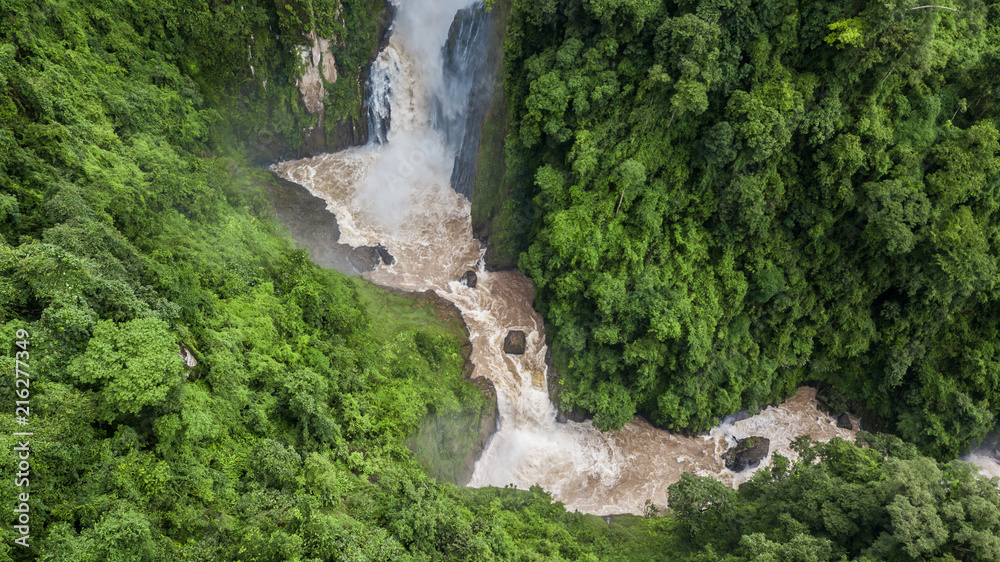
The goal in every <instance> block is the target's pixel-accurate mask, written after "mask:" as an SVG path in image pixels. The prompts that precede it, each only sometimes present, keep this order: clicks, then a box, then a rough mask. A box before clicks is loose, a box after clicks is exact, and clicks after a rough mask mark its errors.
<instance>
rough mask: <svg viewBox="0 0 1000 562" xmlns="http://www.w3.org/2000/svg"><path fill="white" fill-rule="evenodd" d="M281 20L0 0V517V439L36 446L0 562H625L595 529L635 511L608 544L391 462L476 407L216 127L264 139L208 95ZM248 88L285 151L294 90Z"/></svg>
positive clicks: (444, 360)
mask: <svg viewBox="0 0 1000 562" xmlns="http://www.w3.org/2000/svg"><path fill="white" fill-rule="evenodd" d="M370 5H371V4H370V3H355V4H352V3H347V2H345V3H344V13H350V10H351V9H354V8H357V9H360V8H359V7H362V8H365V9H368V8H366V7H370ZM352 6H353V8H352ZM281 17H282V16H281V13H280V5H272V4H269V3H266V2H247V3H246V4H244V5H236V4H210V3H200V2H192V3H181V4H170V3H161V2H129V3H118V2H76V1H68V2H59V3H50V2H32V1H23V2H7V1H4V2H0V209H2V212H0V235H2V238H0V325H2V327H3V334H4V335H3V338H4V341H5V344H4V347H3V350H2V355H0V363H2V365H3V368H4V370H5V372H6V373H7V374H8V376H4V377H3V380H2V383H0V390H2V392H3V393H4V396H7V397H8V398H9V400H5V406H4V407H3V408H2V412H0V427H2V428H3V434H2V437H0V447H2V448H3V450H4V451H6V452H5V453H4V454H3V455H2V472H3V474H4V475H5V476H4V477H3V478H2V480H0V482H2V483H0V489H2V491H3V493H2V497H3V502H4V505H5V506H6V507H5V509H12V508H13V507H14V506H15V505H16V504H15V503H14V502H15V498H16V497H17V494H18V493H20V492H24V491H25V489H24V488H23V487H16V486H15V485H14V479H13V478H12V475H13V474H14V473H15V472H17V469H16V466H17V465H16V463H17V457H16V456H15V455H14V454H13V447H14V446H15V445H16V443H17V442H19V441H20V440H22V439H25V438H24V437H15V436H12V435H11V434H12V432H14V431H19V430H21V431H23V430H25V429H30V430H31V431H33V432H34V435H33V436H31V437H30V438H29V441H30V446H31V456H30V466H31V468H30V475H31V478H30V486H29V491H30V494H31V495H30V506H31V507H30V509H31V511H30V517H31V520H30V521H31V524H30V529H31V535H30V540H29V544H30V545H31V546H30V548H28V549H25V548H23V547H21V546H19V545H15V544H14V542H13V540H14V538H15V536H20V535H17V534H16V533H15V531H14V529H13V528H12V525H11V524H4V525H2V526H0V559H3V560H50V561H57V560H62V561H67V562H70V561H72V562H81V561H88V560H89V561H98V560H100V561H104V560H115V561H124V560H128V561H154V560H155V561H159V560H205V561H214V560H244V561H250V560H275V561H278V560H403V559H408V558H413V559H418V560H439V559H443V558H462V559H473V560H490V559H517V558H523V559H537V558H541V557H545V556H548V557H551V558H557V557H560V556H562V557H566V558H580V557H585V556H584V555H588V553H589V556H590V558H589V559H592V560H593V559H595V558H594V556H597V555H600V554H601V553H602V552H614V553H621V552H623V551H622V547H621V546H620V545H619V544H618V543H620V542H621V541H620V540H617V539H616V538H615V537H616V536H617V534H623V533H625V534H627V533H630V532H632V531H631V529H632V527H634V526H638V527H639V528H645V526H646V525H647V523H646V522H645V520H643V519H641V518H636V519H635V521H634V522H633V523H631V524H616V526H615V527H613V528H609V526H608V525H607V524H606V523H605V522H604V521H602V520H600V519H598V518H596V517H590V518H585V517H583V516H581V515H579V514H568V513H566V511H565V510H564V509H562V507H561V506H559V505H558V504H553V503H552V500H551V498H550V497H549V496H548V495H547V494H545V493H543V492H542V491H541V490H537V489H536V490H533V491H518V490H513V489H494V490H483V491H477V490H465V489H462V488H458V487H456V486H454V485H452V484H449V483H446V482H437V481H436V480H434V479H432V478H429V477H428V476H426V475H425V472H424V470H423V468H422V467H421V466H420V465H419V464H418V463H417V461H416V460H414V458H413V456H412V455H411V453H410V451H409V450H408V449H407V448H406V447H405V446H404V445H403V442H404V439H406V438H407V437H410V436H412V435H413V434H414V433H415V432H416V431H417V430H418V428H419V427H420V424H421V422H422V420H425V419H427V416H428V415H431V414H433V415H434V416H436V418H437V419H438V420H440V419H449V418H452V417H454V418H456V419H459V420H464V419H466V418H467V417H468V415H469V412H470V411H471V412H473V413H474V414H475V413H478V412H479V411H480V409H481V408H483V401H484V398H483V396H482V394H481V393H480V391H479V390H478V389H477V388H476V387H474V386H472V385H470V384H468V383H466V382H462V381H461V378H462V376H463V372H462V363H463V358H462V356H461V353H460V352H461V348H460V341H459V339H458V337H456V334H455V330H454V329H453V327H449V326H448V325H446V324H444V323H440V322H438V323H437V324H435V322H437V320H435V318H434V317H433V314H430V315H425V317H420V314H421V312H420V311H419V310H416V309H413V308H408V307H407V305H405V303H404V304H400V303H398V302H395V301H391V300H385V301H384V302H381V304H378V306H374V305H373V306H368V305H369V304H371V303H372V302H374V301H378V300H379V299H380V298H382V296H384V295H383V293H382V292H381V291H379V290H377V289H375V288H373V287H371V286H369V285H367V284H365V283H358V282H356V281H351V280H349V279H348V278H346V277H344V276H343V275H341V274H339V273H337V272H334V271H329V270H321V269H320V268H318V267H316V266H315V265H314V264H313V263H312V262H311V261H309V259H308V256H307V255H306V254H305V252H303V251H300V250H296V249H295V248H294V245H293V244H292V243H291V241H290V240H289V239H288V237H287V234H285V231H284V229H283V228H282V227H281V226H280V225H278V224H277V223H276V222H274V221H273V220H271V219H269V218H268V215H269V212H270V209H269V206H268V203H267V200H266V191H265V190H264V189H263V188H262V186H263V185H264V184H265V183H266V182H268V181H271V180H270V178H269V176H268V175H267V174H266V173H264V172H263V171H261V170H257V169H254V168H253V167H251V166H250V165H249V163H248V162H247V160H246V159H245V157H244V155H243V154H242V152H241V151H240V150H241V148H242V146H241V145H240V144H239V143H237V142H236V141H235V140H234V138H235V135H233V134H232V131H233V130H234V129H235V130H237V131H238V130H240V128H241V127H251V126H253V127H257V126H264V125H265V124H266V123H267V120H266V119H263V118H262V117H261V116H260V115H257V114H255V113H253V112H248V113H246V114H239V113H238V112H236V111H235V110H233V109H232V107H230V106H227V105H226V104H227V103H230V102H228V101H226V100H222V101H220V102H219V103H218V104H217V103H214V102H212V100H221V99H222V98H224V97H225V96H227V95H234V96H235V95H236V93H238V92H241V91H243V90H241V88H242V86H243V85H244V83H245V80H247V79H249V77H250V71H249V68H248V67H247V58H246V57H247V45H248V39H249V35H250V34H252V33H254V29H255V28H254V25H258V24H259V25H260V26H264V28H266V27H267V26H268V25H273V26H275V27H277V26H278V25H279V24H280V22H281ZM373 19H374V14H371V13H369V14H368V16H367V21H368V22H369V24H370V23H371V22H372V21H373ZM257 33H258V34H256V35H255V39H254V41H262V40H263V39H262V38H261V37H262V36H261V35H260V34H259V30H258V32H257ZM286 33H287V32H286ZM264 47H266V48H267V49H268V50H269V52H268V54H266V55H264V54H261V55H260V56H266V57H272V56H273V57H275V58H278V57H279V56H280V53H281V52H282V51H283V49H285V48H286V47H287V45H285V46H282V45H278V44H274V45H270V46H267V45H261V50H262V51H263V50H264ZM291 56H294V55H291ZM262 68H264V66H258V67H257V69H256V70H255V72H256V73H257V76H258V77H259V76H260V74H261V73H262V72H264V71H263V70H262ZM286 70H287V69H286ZM268 76H270V85H269V86H268V89H267V93H266V94H265V93H264V90H263V89H253V90H252V91H250V94H253V95H257V96H260V97H257V98H253V97H250V98H245V99H243V98H241V101H242V102H246V104H247V107H264V106H270V105H269V104H274V105H273V108H274V111H275V113H273V114H272V115H271V125H270V127H271V129H269V130H270V131H271V132H272V133H273V134H275V135H281V134H283V129H282V124H281V119H277V118H276V117H275V115H276V114H277V113H278V112H280V111H284V110H282V109H281V107H282V106H281V104H280V103H276V98H273V97H271V96H277V97H278V98H281V99H284V100H285V103H287V104H288V105H286V106H285V108H286V109H287V110H288V111H292V110H291V109H288V108H291V107H293V102H294V103H298V102H297V98H296V97H295V96H296V95H297V92H296V91H295V90H294V76H293V75H292V74H291V73H289V74H288V75H285V76H283V77H282V76H281V75H278V74H269V75H268ZM254 92H255V94H254ZM248 95H249V94H248ZM295 107H297V106H295ZM300 109H301V108H298V109H295V111H299V110H300ZM226 119H242V120H240V121H234V122H229V121H227V120H226ZM293 140H294V139H290V140H289V141H288V142H292V141H293ZM380 295H382V296H380ZM403 300H405V299H403ZM18 329H23V330H26V331H27V332H28V334H29V337H28V338H27V341H28V344H27V348H28V351H29V354H30V358H29V361H28V365H29V368H28V369H26V370H27V371H28V372H29V373H30V374H31V378H30V380H31V386H30V391H31V394H30V408H31V415H30V416H29V419H30V425H29V426H28V427H27V428H25V427H23V426H20V425H18V424H17V423H16V421H15V418H14V403H13V400H14V398H13V397H14V390H15V386H14V377H13V375H12V373H13V372H14V366H15V362H14V359H15V352H16V351H20V348H18V347H16V344H15V334H16V331H17V330H18ZM458 334H461V335H463V337H464V332H462V330H461V328H460V327H459V329H458ZM179 343H182V344H183V345H184V346H185V347H186V348H188V349H190V350H192V351H193V353H194V355H195V356H196V357H197V359H198V362H199V363H198V365H197V366H196V367H195V368H193V369H191V368H186V367H185V366H184V365H183V363H182V361H181V358H180V355H179V349H180V347H179ZM8 513H10V512H9V511H8ZM8 523H10V519H8ZM630 525H631V526H630ZM616 533H617V534H616ZM602 557H603V556H602Z"/></svg>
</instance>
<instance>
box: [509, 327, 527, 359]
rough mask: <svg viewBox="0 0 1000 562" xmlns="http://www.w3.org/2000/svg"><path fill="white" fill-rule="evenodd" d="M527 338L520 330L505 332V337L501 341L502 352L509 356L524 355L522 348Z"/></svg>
mask: <svg viewBox="0 0 1000 562" xmlns="http://www.w3.org/2000/svg"><path fill="white" fill-rule="evenodd" d="M526 343H527V337H526V336H525V334H524V332H522V331H521V330H511V331H509V332H507V337H506V338H504V340H503V352H504V353H509V354H511V355H524V347H525V344H526Z"/></svg>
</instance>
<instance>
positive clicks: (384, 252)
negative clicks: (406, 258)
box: [375, 244, 396, 265]
mask: <svg viewBox="0 0 1000 562" xmlns="http://www.w3.org/2000/svg"><path fill="white" fill-rule="evenodd" d="M375 251H376V252H378V257H380V258H382V263H384V264H385V265H393V264H394V263H396V258H395V257H393V255H392V254H390V253H389V250H388V249H387V248H386V247H385V246H383V245H382V244H379V245H378V246H375Z"/></svg>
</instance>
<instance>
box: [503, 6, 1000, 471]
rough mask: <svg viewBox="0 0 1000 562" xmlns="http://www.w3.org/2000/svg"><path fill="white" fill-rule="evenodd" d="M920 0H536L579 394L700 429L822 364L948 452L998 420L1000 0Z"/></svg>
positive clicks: (554, 212) (554, 310)
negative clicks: (922, 5) (923, 4)
mask: <svg viewBox="0 0 1000 562" xmlns="http://www.w3.org/2000/svg"><path fill="white" fill-rule="evenodd" d="M917 7H918V6H917V4H915V3H914V2H913V1H911V0H901V1H898V2H895V1H894V2H889V3H885V2H832V3H831V2H805V3H801V2H784V1H780V0H777V1H775V0H704V1H677V2H674V1H665V2H645V1H636V2H631V1H628V2H626V1H601V2H598V1H584V0H560V1H558V2H520V1H518V2H514V9H513V12H512V16H511V21H512V23H511V27H510V28H509V31H508V38H507V39H508V40H507V47H506V52H507V59H506V75H505V84H506V88H507V90H508V95H509V100H510V106H511V118H512V122H511V130H512V132H511V134H510V135H509V137H508V148H509V152H508V169H509V170H510V174H511V177H512V178H514V181H515V182H516V183H517V186H516V187H515V190H514V192H515V193H514V195H513V196H512V197H515V198H518V199H517V200H518V201H521V202H523V203H524V204H525V205H529V206H530V207H531V208H532V211H530V212H526V214H527V215H528V216H531V217H534V218H533V220H532V222H531V223H530V224H529V225H528V226H527V227H525V228H524V231H523V232H522V233H521V234H520V237H521V238H522V239H523V240H525V242H524V246H523V250H524V252H523V254H522V255H521V258H520V262H519V263H520V267H521V269H523V271H525V272H526V273H527V274H528V275H530V276H531V278H532V280H533V281H534V283H535V285H536V286H537V288H538V298H537V303H538V306H539V307H540V310H541V311H542V312H543V314H544V316H545V318H546V321H547V323H548V328H549V330H550V335H551V341H552V347H553V356H554V360H555V364H556V366H557V367H558V368H559V370H560V373H562V374H563V375H564V378H563V382H564V388H563V392H562V395H561V396H562V399H563V401H564V405H565V407H582V408H584V409H587V410H589V411H591V412H593V413H594V416H595V417H594V423H595V425H596V426H597V427H599V428H602V429H614V428H618V427H620V426H622V425H623V424H624V423H626V422H627V421H629V420H630V419H631V418H632V416H633V415H635V414H636V413H640V414H643V415H645V416H647V417H649V418H650V419H651V420H652V421H653V422H654V423H656V424H658V425H660V426H662V427H668V428H672V429H675V430H680V429H690V430H704V429H707V428H708V427H711V426H712V425H714V424H715V423H716V422H717V420H718V419H719V418H720V417H721V416H724V415H727V414H731V413H733V412H735V411H737V410H739V409H741V408H747V409H750V410H751V411H752V410H754V409H756V408H758V407H760V406H762V405H764V404H767V403H770V402H772V401H775V400H779V399H781V398H782V397H784V396H787V395H788V394H789V393H790V392H791V391H792V389H793V388H794V387H795V386H796V385H797V384H800V383H801V382H803V381H808V380H813V381H815V380H820V381H827V382H830V383H833V384H834V385H836V386H837V387H838V388H840V389H841V390H843V391H844V392H845V393H846V394H848V395H849V396H851V397H852V398H857V399H860V400H861V401H862V402H863V403H864V405H865V406H866V409H867V410H868V411H870V412H871V413H872V414H874V415H875V416H877V417H879V418H881V419H882V420H884V422H885V423H886V424H887V427H889V428H891V430H892V431H894V432H896V433H898V434H899V435H901V436H903V437H905V438H906V439H908V440H911V441H912V442H914V443H918V444H919V445H920V446H921V447H922V448H923V450H925V451H926V452H928V453H930V454H932V455H935V456H938V457H940V458H946V457H954V456H955V455H957V454H958V453H959V452H961V451H963V450H964V449H965V448H966V447H967V446H968V444H969V443H970V442H971V441H972V440H973V439H974V438H977V437H980V436H982V435H983V434H984V433H985V432H986V431H988V430H989V429H990V428H991V427H993V424H994V423H995V421H996V413H997V412H998V405H1000V368H998V360H1000V355H998V354H997V353H998V348H997V346H996V344H995V342H996V341H997V339H998V335H1000V333H998V324H997V322H998V319H1000V314H998V312H1000V308H998V296H1000V295H998V289H1000V287H998V284H997V261H998V256H1000V228H998V224H1000V216H998V214H997V209H998V205H1000V144H998V116H1000V113H998V109H1000V108H998V106H997V104H996V100H997V94H998V93H1000V92H998V88H1000V79H998V76H1000V51H998V45H1000V28H998V26H997V22H998V21H1000V11H998V10H1000V6H998V5H997V4H996V3H995V2H990V1H987V2H980V1H978V0H968V1H964V0H963V1H959V2H958V3H956V4H954V5H952V4H948V5H947V6H945V8H953V9H915V8H917ZM510 227H511V228H515V229H516V228H519V227H518V224H516V223H512V224H511V225H510ZM509 237H510V236H509ZM513 238H515V239H516V238H517V236H513Z"/></svg>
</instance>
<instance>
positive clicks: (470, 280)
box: [458, 269, 479, 289]
mask: <svg viewBox="0 0 1000 562" xmlns="http://www.w3.org/2000/svg"><path fill="white" fill-rule="evenodd" d="M478 280H479V278H478V277H477V276H476V272H475V271H472V270H471V269H470V270H469V271H466V272H465V273H463V274H462V277H461V278H460V279H459V280H458V281H459V283H461V284H463V285H465V286H466V287H468V288H470V289H475V288H476V282H477V281H478Z"/></svg>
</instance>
